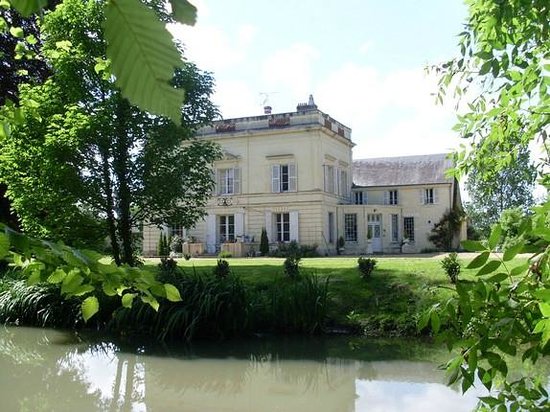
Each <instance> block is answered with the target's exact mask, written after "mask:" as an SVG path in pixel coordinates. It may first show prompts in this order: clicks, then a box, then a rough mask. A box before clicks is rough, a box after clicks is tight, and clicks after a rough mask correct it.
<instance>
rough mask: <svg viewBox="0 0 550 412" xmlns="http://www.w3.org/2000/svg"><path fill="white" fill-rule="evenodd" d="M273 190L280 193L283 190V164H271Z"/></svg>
mask: <svg viewBox="0 0 550 412" xmlns="http://www.w3.org/2000/svg"><path fill="white" fill-rule="evenodd" d="M271 191H272V192H273V193H279V192H280V191H281V166H280V165H273V166H271Z"/></svg>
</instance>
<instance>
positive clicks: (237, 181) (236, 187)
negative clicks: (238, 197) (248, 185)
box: [233, 167, 241, 194]
mask: <svg viewBox="0 0 550 412" xmlns="http://www.w3.org/2000/svg"><path fill="white" fill-rule="evenodd" d="M233 193H235V194H239V193H241V169H239V168H238V167H236V168H235V169H233Z"/></svg>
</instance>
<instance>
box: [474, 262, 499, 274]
mask: <svg viewBox="0 0 550 412" xmlns="http://www.w3.org/2000/svg"><path fill="white" fill-rule="evenodd" d="M500 265H501V262H500V260H491V261H490V262H489V263H487V264H486V265H485V266H483V267H482V268H481V269H479V271H478V272H477V273H476V276H484V275H487V274H489V273H493V272H494V271H495V270H497V269H498V268H499V267H500Z"/></svg>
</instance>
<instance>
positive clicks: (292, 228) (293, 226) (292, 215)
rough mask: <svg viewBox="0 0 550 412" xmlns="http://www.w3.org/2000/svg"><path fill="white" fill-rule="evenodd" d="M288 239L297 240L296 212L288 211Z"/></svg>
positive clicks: (297, 224) (297, 223)
mask: <svg viewBox="0 0 550 412" xmlns="http://www.w3.org/2000/svg"><path fill="white" fill-rule="evenodd" d="M289 215H290V216H289V217H290V240H291V241H293V240H295V241H296V242H298V241H299V222H298V212H290V213H289Z"/></svg>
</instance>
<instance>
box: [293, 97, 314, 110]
mask: <svg viewBox="0 0 550 412" xmlns="http://www.w3.org/2000/svg"><path fill="white" fill-rule="evenodd" d="M312 110H317V105H316V104H315V101H314V100H313V95H312V94H310V95H309V99H308V102H307V103H298V106H296V111H297V112H309V111H312Z"/></svg>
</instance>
